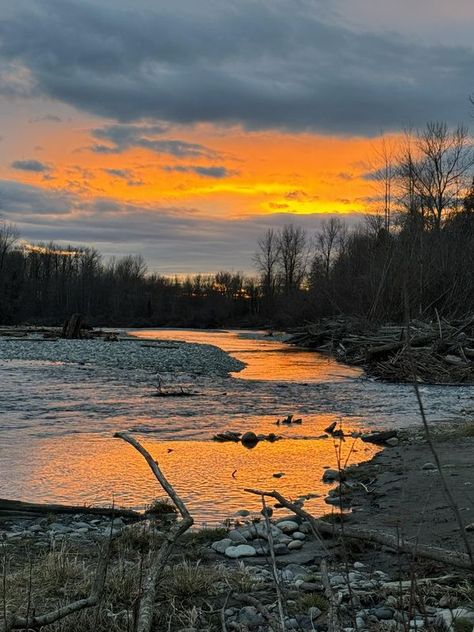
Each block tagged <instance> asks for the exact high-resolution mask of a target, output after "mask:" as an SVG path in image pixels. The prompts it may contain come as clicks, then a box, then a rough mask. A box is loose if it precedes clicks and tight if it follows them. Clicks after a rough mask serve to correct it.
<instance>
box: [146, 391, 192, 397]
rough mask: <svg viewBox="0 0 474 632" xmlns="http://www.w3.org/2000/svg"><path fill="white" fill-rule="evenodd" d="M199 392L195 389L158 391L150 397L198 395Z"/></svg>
mask: <svg viewBox="0 0 474 632" xmlns="http://www.w3.org/2000/svg"><path fill="white" fill-rule="evenodd" d="M198 396H199V393H194V392H193V391H156V393H152V394H151V396H150V397H198Z"/></svg>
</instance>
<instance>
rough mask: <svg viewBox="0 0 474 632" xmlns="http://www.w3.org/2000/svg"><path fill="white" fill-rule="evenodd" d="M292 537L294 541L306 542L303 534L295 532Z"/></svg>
mask: <svg viewBox="0 0 474 632" xmlns="http://www.w3.org/2000/svg"><path fill="white" fill-rule="evenodd" d="M292 536H293V539H294V540H306V536H305V534H304V533H301V531H295V532H294V533H293V534H292Z"/></svg>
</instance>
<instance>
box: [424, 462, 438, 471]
mask: <svg viewBox="0 0 474 632" xmlns="http://www.w3.org/2000/svg"><path fill="white" fill-rule="evenodd" d="M421 469H422V470H437V469H438V468H437V467H436V465H435V464H434V463H431V462H429V463H425V464H424V465H423V466H422V467H421Z"/></svg>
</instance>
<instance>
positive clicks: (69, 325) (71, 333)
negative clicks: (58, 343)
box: [62, 314, 84, 340]
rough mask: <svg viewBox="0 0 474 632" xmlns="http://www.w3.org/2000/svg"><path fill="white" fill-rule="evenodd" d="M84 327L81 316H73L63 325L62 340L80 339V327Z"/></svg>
mask: <svg viewBox="0 0 474 632" xmlns="http://www.w3.org/2000/svg"><path fill="white" fill-rule="evenodd" d="M83 325H84V316H83V315H82V314H73V315H72V316H71V318H70V319H69V320H67V321H66V322H65V323H64V327H63V333H62V338H67V339H68V340H72V339H76V338H82V327H83Z"/></svg>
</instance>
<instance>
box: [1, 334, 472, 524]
mask: <svg viewBox="0 0 474 632" xmlns="http://www.w3.org/2000/svg"><path fill="white" fill-rule="evenodd" d="M127 333H128V336H127V337H124V339H122V340H120V341H119V342H116V343H113V342H110V343H108V342H102V341H43V340H39V339H38V340H36V341H9V340H0V385H1V391H0V496H2V497H8V498H17V499H22V500H29V501H36V502H43V501H44V502H66V503H79V504H83V503H86V504H101V503H107V504H109V503H111V502H112V501H113V502H115V503H116V504H118V505H124V506H131V507H137V508H140V507H143V506H144V505H146V504H147V503H150V502H151V501H152V500H153V499H154V498H157V497H162V496H163V494H162V492H161V491H160V490H158V488H157V484H156V482H155V481H154V479H153V477H152V476H151V474H150V472H149V471H148V468H147V466H146V464H145V463H144V462H143V460H142V459H141V457H140V456H139V455H138V453H136V452H134V451H133V449H132V448H131V447H130V446H128V445H126V444H125V443H124V442H122V441H120V440H119V439H114V438H113V433H114V432H115V431H117V430H129V431H131V432H134V433H135V434H137V436H139V438H140V440H142V441H143V442H144V444H145V445H146V447H147V448H148V449H149V450H150V451H151V452H152V453H153V455H154V456H155V458H156V459H157V460H158V461H159V463H160V465H161V466H162V468H163V470H164V471H165V473H166V474H167V476H168V477H169V479H170V481H171V482H172V484H173V485H175V486H176V488H177V489H178V490H179V491H180V492H181V494H182V495H183V496H184V498H185V499H186V501H187V502H188V503H189V506H190V508H191V510H192V512H193V514H194V515H195V517H196V519H197V521H198V522H199V523H215V522H218V521H220V520H223V519H224V518H226V517H228V516H230V515H232V514H233V513H234V512H235V511H237V510H239V509H242V508H257V507H256V503H257V500H256V499H254V498H253V497H251V496H249V495H248V494H246V493H245V492H244V491H243V490H244V488H245V487H259V488H263V489H277V490H278V491H280V492H281V493H283V494H286V495H288V496H290V497H292V498H296V497H298V496H300V495H306V494H311V495H313V498H311V499H310V500H308V504H307V506H308V507H309V509H310V510H312V511H315V512H319V513H324V512H327V511H328V510H330V509H329V506H328V505H327V504H325V503H324V496H325V495H326V493H327V486H325V485H324V484H323V483H322V482H321V475H322V471H323V468H324V467H326V466H331V467H334V466H336V464H337V462H338V461H339V462H341V463H342V464H344V463H345V462H346V460H348V462H350V463H357V462H359V461H361V460H366V459H368V458H370V457H371V456H372V455H373V454H374V453H375V452H376V450H377V448H375V447H374V446H371V445H370V444H365V443H363V442H361V441H354V440H352V439H348V440H347V441H345V442H342V443H341V442H339V441H337V442H335V441H333V440H332V439H328V438H324V439H323V438H321V436H322V434H324V433H323V429H324V428H325V427H326V426H328V425H329V424H330V423H331V422H332V421H337V422H338V423H340V424H341V426H342V427H343V428H344V430H345V431H346V432H347V433H350V432H351V431H356V430H367V429H373V428H376V429H380V428H388V427H402V426H411V425H414V424H418V423H419V419H418V414H417V408H416V401H415V398H414V395H413V392H412V389H411V387H409V386H402V385H389V384H381V383H378V382H376V381H373V380H370V379H367V378H366V377H365V376H364V375H363V373H362V372H361V371H360V370H358V369H354V368H352V367H347V366H345V365H342V364H340V363H338V362H335V361H333V360H330V359H328V358H327V357H325V356H323V355H321V354H317V353H314V352H310V351H302V350H299V349H296V348H294V347H293V346H290V345H288V344H286V343H284V342H282V341H280V340H278V339H273V338H269V337H266V336H265V335H264V334H263V332H245V331H193V330H176V329H175V330H170V329H160V330H148V331H145V330H136V331H129V332H127ZM185 343H195V344H191V345H189V344H185ZM216 347H217V348H216ZM224 352H225V353H224ZM158 383H160V384H161V385H162V388H164V389H174V390H176V389H178V390H179V389H180V388H183V389H186V390H192V391H194V392H196V393H197V396H196V397H189V398H159V397H154V393H155V392H156V385H157V384H158ZM422 393H423V396H424V399H425V403H426V407H427V411H428V415H429V417H430V418H431V419H432V420H433V421H434V422H437V421H439V420H446V419H449V418H453V417H456V418H460V417H462V416H463V415H468V414H471V413H472V408H473V399H472V389H468V388H452V387H425V386H424V387H423V388H422ZM287 414H294V415H295V416H298V417H302V419H303V423H302V425H299V426H277V425H275V422H276V420H277V419H278V418H281V417H283V416H286V415H287ZM223 430H237V431H240V432H244V431H246V430H253V431H255V432H256V433H259V432H263V433H269V432H275V433H277V434H281V435H282V436H283V437H284V439H282V440H281V441H278V442H275V443H267V442H261V443H259V444H258V445H257V446H256V447H255V448H254V449H252V450H248V449H246V448H244V447H243V446H242V445H240V444H233V443H230V444H229V443H224V444H222V443H216V442H214V441H212V440H211V439H212V436H213V434H214V433H216V432H222V431H223ZM278 472H279V473H283V476H281V477H280V478H275V477H274V476H273V474H275V473H278Z"/></svg>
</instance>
